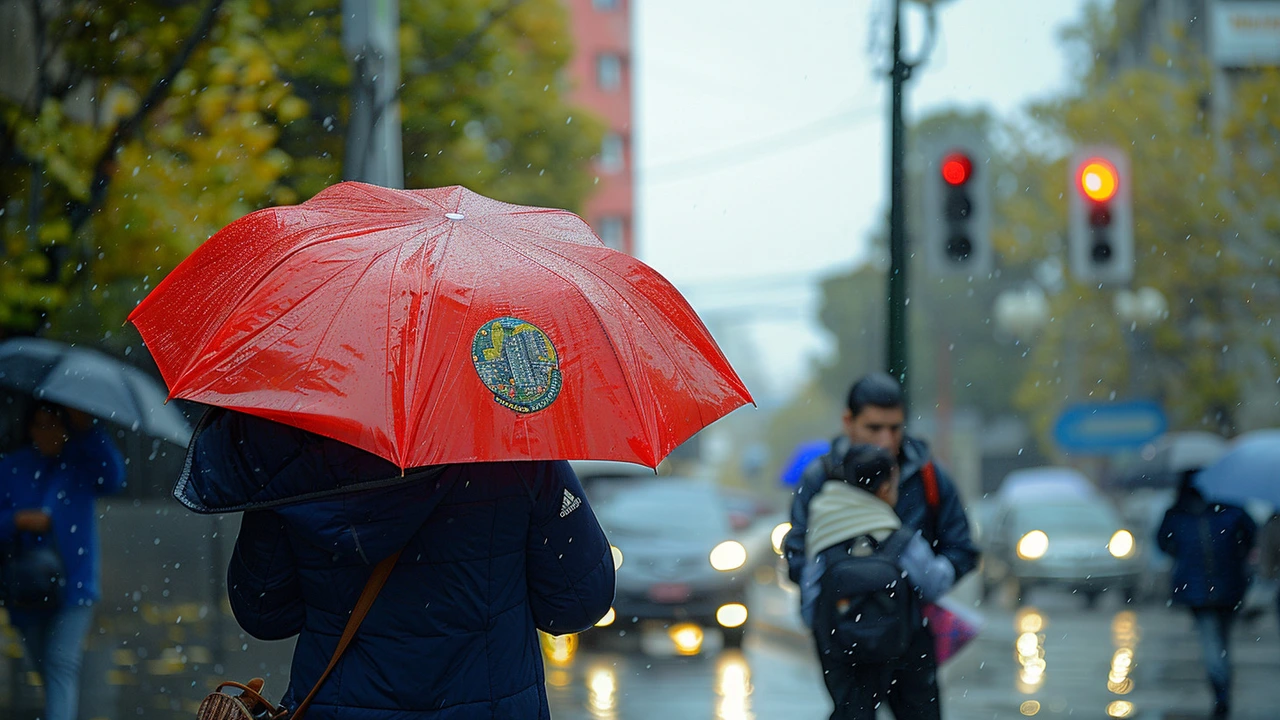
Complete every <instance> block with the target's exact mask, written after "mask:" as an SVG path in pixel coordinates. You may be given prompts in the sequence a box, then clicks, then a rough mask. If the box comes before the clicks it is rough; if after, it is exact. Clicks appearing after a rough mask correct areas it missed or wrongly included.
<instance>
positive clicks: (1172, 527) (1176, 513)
mask: <svg viewBox="0 0 1280 720" xmlns="http://www.w3.org/2000/svg"><path fill="white" fill-rule="evenodd" d="M1194 478H1195V471H1194V470H1193V471H1188V472H1185V473H1183V475H1182V477H1181V478H1180V480H1179V484H1178V497H1177V499H1176V500H1175V501H1174V503H1173V506H1172V507H1170V508H1169V510H1168V511H1167V512H1165V514H1164V520H1163V521H1162V522H1161V523H1160V529H1159V531H1157V533H1156V544H1157V545H1158V546H1159V547H1160V549H1161V550H1162V551H1164V553H1165V554H1167V555H1169V556H1170V557H1172V558H1173V571H1172V573H1171V576H1170V583H1171V588H1170V589H1171V599H1172V602H1173V603H1174V604H1175V605H1183V606H1185V607H1187V608H1188V609H1189V610H1190V611H1191V615H1192V617H1193V618H1195V624H1196V628H1197V630H1198V631H1199V633H1200V648H1201V650H1202V653H1203V656H1204V664H1205V670H1206V671H1207V674H1208V676H1209V684H1210V685H1211V686H1212V688H1213V696H1214V710H1213V717H1215V718H1225V717H1227V716H1228V714H1229V713H1230V708H1231V625H1232V623H1233V621H1234V619H1235V615H1236V611H1237V610H1239V608H1240V603H1241V602H1243V600H1244V594H1245V591H1246V590H1247V589H1248V587H1249V569H1248V561H1249V552H1250V550H1252V549H1253V542H1254V539H1255V537H1256V535H1257V525H1255V524H1254V522H1253V518H1251V517H1249V514H1248V513H1247V512H1245V511H1244V509H1243V508H1239V507H1236V506H1234V505H1223V504H1219V503H1210V502H1208V501H1207V500H1205V498H1204V496H1203V495H1201V493H1200V491H1199V490H1198V489H1197V488H1196V486H1195V482H1194Z"/></svg>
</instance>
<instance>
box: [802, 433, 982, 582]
mask: <svg viewBox="0 0 1280 720" xmlns="http://www.w3.org/2000/svg"><path fill="white" fill-rule="evenodd" d="M849 445H850V442H849V438H848V437H846V436H844V435H839V436H837V437H836V438H835V439H834V440H832V441H831V451H830V453H828V455H827V456H826V458H825V460H826V462H830V463H831V464H832V467H837V466H841V465H842V460H843V458H844V454H845V452H846V451H847V450H848V449H849ZM929 461H930V456H929V446H928V445H927V444H926V443H925V442H924V441H923V440H918V439H916V438H913V437H903V439H902V451H901V453H900V454H899V456H898V463H899V465H900V466H901V473H902V480H901V485H900V486H899V488H898V504H897V506H896V507H895V508H894V509H895V510H896V511H897V513H898V517H899V518H901V520H902V526H903V527H911V528H915V529H917V530H919V531H921V533H922V534H923V535H924V539H925V540H928V541H929V544H930V545H931V546H932V547H933V551H934V552H935V553H937V554H939V555H941V556H943V557H945V558H947V560H949V561H950V562H951V565H952V567H954V568H955V571H956V575H955V579H956V580H957V581H958V580H959V579H960V578H961V577H963V576H964V575H965V574H966V573H968V572H969V571H970V570H973V569H974V567H976V566H977V564H978V548H977V546H976V545H974V543H973V539H972V538H971V537H970V535H969V520H968V518H966V517H965V514H964V505H963V503H962V502H961V500H960V495H959V493H957V492H956V486H955V484H954V483H953V482H952V481H951V478H950V476H948V475H947V473H946V472H945V471H943V469H942V468H941V467H939V466H938V464H937V463H936V462H935V463H934V469H935V471H936V477H937V480H938V496H939V501H938V507H937V509H936V510H930V509H929V505H928V503H927V502H926V501H925V493H924V478H923V476H922V473H921V469H922V468H923V467H924V466H925V464H926V463H928V462H929ZM826 480H827V472H826V465H824V458H822V457H819V458H817V459H815V460H814V461H813V462H811V463H809V466H808V467H806V468H805V470H804V473H803V474H802V475H801V476H800V483H799V485H798V486H797V487H796V492H795V496H794V497H793V499H792V503H791V531H790V532H788V533H787V537H786V538H785V539H784V541H783V550H784V553H785V555H786V558H787V570H788V574H789V575H790V577H791V581H792V582H795V583H797V584H798V583H800V581H801V573H802V572H803V570H804V565H805V532H806V531H807V530H808V526H809V502H810V501H811V500H812V499H813V496H814V495H817V494H818V491H819V490H821V489H822V483H824V482H826Z"/></svg>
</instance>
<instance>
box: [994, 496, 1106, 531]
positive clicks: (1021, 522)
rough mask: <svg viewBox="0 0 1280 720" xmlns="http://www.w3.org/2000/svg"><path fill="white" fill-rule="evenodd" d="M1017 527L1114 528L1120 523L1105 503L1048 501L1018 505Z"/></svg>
mask: <svg viewBox="0 0 1280 720" xmlns="http://www.w3.org/2000/svg"><path fill="white" fill-rule="evenodd" d="M1015 517H1016V518H1017V525H1018V528H1019V530H1021V531H1027V530H1044V531H1045V532H1049V533H1052V531H1054V530H1059V531H1071V530H1075V531H1083V532H1105V533H1110V532H1114V531H1115V530H1116V529H1117V528H1119V527H1120V523H1119V520H1118V519H1117V517H1116V514H1115V513H1114V512H1113V511H1112V510H1111V509H1110V508H1108V507H1107V506H1106V505H1102V504H1093V503H1050V504H1041V505H1028V506H1026V507H1020V508H1018V510H1017V512H1016V515H1015Z"/></svg>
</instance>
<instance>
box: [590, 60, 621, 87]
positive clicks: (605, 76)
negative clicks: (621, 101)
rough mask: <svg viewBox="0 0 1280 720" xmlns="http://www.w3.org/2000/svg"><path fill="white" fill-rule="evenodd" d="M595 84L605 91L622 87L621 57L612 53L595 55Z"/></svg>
mask: <svg viewBox="0 0 1280 720" xmlns="http://www.w3.org/2000/svg"><path fill="white" fill-rule="evenodd" d="M596 86H597V87H599V88H600V89H601V90H604V91H606V92H612V91H614V90H617V89H618V88H620V87H622V58H620V57H618V56H617V55H614V54H613V53H601V54H600V55H597V56H596Z"/></svg>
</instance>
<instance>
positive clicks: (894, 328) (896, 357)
mask: <svg viewBox="0 0 1280 720" xmlns="http://www.w3.org/2000/svg"><path fill="white" fill-rule="evenodd" d="M910 74H911V66H910V65H908V64H907V63H906V62H905V61H903V59H902V0H894V2H893V69H892V71H891V72H890V75H891V76H892V78H893V81H892V83H891V85H890V87H891V90H890V93H891V98H892V99H891V103H890V106H891V108H892V110H891V111H890V112H891V113H892V114H891V115H890V119H889V122H890V125H891V127H892V130H891V131H890V132H891V135H892V139H891V143H890V146H889V198H890V199H889V299H888V310H889V333H888V346H887V350H888V367H887V369H888V372H889V374H890V375H892V376H894V377H895V378H897V379H898V382H900V383H902V391H903V405H904V406H905V405H906V391H907V228H906V208H905V207H903V200H904V195H905V193H904V188H903V185H904V180H905V178H904V175H905V174H906V173H905V169H904V165H905V160H904V158H905V157H906V143H905V140H906V138H905V136H906V132H905V128H904V127H903V123H902V86H903V84H904V83H905V82H906V80H907V77H909V76H910Z"/></svg>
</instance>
